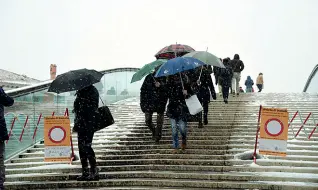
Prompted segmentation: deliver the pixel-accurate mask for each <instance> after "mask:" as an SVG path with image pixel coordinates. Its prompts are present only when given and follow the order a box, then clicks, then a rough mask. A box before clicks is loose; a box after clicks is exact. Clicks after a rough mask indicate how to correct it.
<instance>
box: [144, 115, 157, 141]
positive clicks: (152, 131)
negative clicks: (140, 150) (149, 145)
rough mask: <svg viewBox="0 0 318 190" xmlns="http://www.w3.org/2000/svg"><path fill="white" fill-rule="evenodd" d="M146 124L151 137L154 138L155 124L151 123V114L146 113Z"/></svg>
mask: <svg viewBox="0 0 318 190" xmlns="http://www.w3.org/2000/svg"><path fill="white" fill-rule="evenodd" d="M145 115H146V125H147V127H148V128H149V129H150V131H151V134H152V139H155V125H154V124H153V123H152V114H151V113H146V114H145Z"/></svg>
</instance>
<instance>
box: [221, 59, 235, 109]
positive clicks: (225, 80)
mask: <svg viewBox="0 0 318 190" xmlns="http://www.w3.org/2000/svg"><path fill="white" fill-rule="evenodd" d="M229 62H230V59H229V58H226V59H223V64H224V66H225V68H220V70H219V72H220V73H219V83H220V84H221V85H222V95H223V100H224V103H226V104H227V103H228V98H229V90H230V87H231V81H232V77H233V71H232V68H231V67H230V65H229Z"/></svg>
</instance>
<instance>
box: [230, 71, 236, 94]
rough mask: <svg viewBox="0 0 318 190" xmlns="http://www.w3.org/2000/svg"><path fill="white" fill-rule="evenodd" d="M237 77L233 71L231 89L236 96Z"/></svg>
mask: <svg viewBox="0 0 318 190" xmlns="http://www.w3.org/2000/svg"><path fill="white" fill-rule="evenodd" d="M235 85H236V78H235V73H233V77H232V85H231V91H232V94H233V96H235V89H236V86H235Z"/></svg>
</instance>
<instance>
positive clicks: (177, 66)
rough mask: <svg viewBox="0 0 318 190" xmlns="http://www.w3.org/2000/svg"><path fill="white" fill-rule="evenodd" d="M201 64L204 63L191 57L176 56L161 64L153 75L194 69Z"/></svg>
mask: <svg viewBox="0 0 318 190" xmlns="http://www.w3.org/2000/svg"><path fill="white" fill-rule="evenodd" d="M202 65H205V63H203V62H202V61H200V60H198V59H195V58H192V57H177V58H174V59H170V60H168V61H167V62H166V63H164V64H162V65H161V66H160V68H159V69H158V71H157V72H156V75H155V77H163V76H169V75H174V74H177V73H181V72H183V71H187V70H191V69H195V68H197V67H199V66H202Z"/></svg>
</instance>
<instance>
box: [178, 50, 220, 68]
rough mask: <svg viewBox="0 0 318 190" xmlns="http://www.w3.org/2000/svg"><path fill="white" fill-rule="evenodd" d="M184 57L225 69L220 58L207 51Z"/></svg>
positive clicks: (188, 54)
mask: <svg viewBox="0 0 318 190" xmlns="http://www.w3.org/2000/svg"><path fill="white" fill-rule="evenodd" d="M183 57H193V58H196V59H198V60H200V61H202V62H204V63H205V64H207V65H211V66H216V67H221V68H225V67H224V65H223V63H222V62H221V61H220V59H219V58H217V57H216V56H215V55H213V54H212V53H209V52H207V51H193V52H190V53H187V54H185V55H184V56H183Z"/></svg>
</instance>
